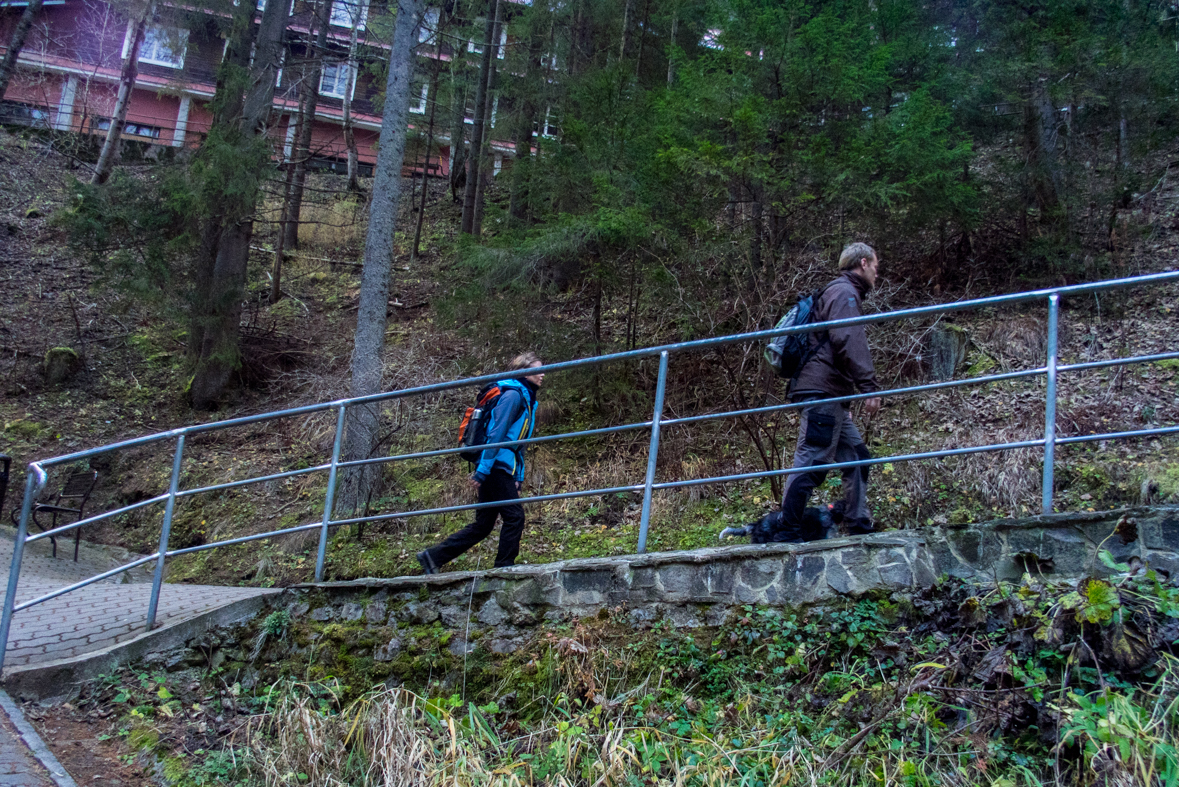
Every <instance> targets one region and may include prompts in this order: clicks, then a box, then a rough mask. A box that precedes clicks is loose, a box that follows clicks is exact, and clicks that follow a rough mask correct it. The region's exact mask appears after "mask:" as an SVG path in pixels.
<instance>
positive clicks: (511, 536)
mask: <svg viewBox="0 0 1179 787" xmlns="http://www.w3.org/2000/svg"><path fill="white" fill-rule="evenodd" d="M519 499H520V494H519V492H518V491H517V490H516V479H514V478H512V476H511V475H510V474H509V473H508V472H507V471H505V470H501V469H500V468H498V467H497V468H495V469H493V470H492V471H491V473H490V474H489V475H488V476H487V478H485V479H483V483H481V484H480V485H479V502H480V503H492V502H496V501H500V500H502V501H504V502H505V503H506V505H502V506H488V507H487V508H480V509H476V511H475V521H474V522H472V523H471V524H469V525H467V526H466V527H464V528H463V529H462V530H460V531H458V532H457V533H455V534H453V535H451V536H449V537H447V539H446V540H445V541H443V542H442V543H441V544H438V545H436V546H432V547H430V548H429V549H427V550H426V552H427V553H428V554H429V556H430V560H431V561H432V562H433V564H434V565H435V566H438V567H439V568H441V567H442V566H444V565H446V564H447V563H449V562H450V561H452V560H454V559H455V558H456V557H458V556H459V555H461V554H463V553H464V552H466V551H467V550H468V549H470V548H471V547H473V546H475V545H476V544H478V543H479V542H480V541H482V540H483V539H485V538H487V537H488V536H489V535H491V531H492V529H493V528H494V527H495V518H496V517H497V516H498V517H502V518H503V527H502V528H500V532H499V551H498V552H497V553H496V555H495V567H496V568H501V567H503V566H511V565H514V564H515V562H516V556H517V555H519V554H520V536H521V535H523V533H524V506H522V505H520V504H519V503H512V502H510V501H512V500H519Z"/></svg>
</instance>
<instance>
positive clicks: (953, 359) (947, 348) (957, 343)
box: [925, 325, 970, 380]
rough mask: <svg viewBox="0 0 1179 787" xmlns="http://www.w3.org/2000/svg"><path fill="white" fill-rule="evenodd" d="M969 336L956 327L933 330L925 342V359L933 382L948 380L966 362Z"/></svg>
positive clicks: (948, 326) (950, 326) (949, 326)
mask: <svg viewBox="0 0 1179 787" xmlns="http://www.w3.org/2000/svg"><path fill="white" fill-rule="evenodd" d="M969 347H970V336H969V334H967V333H966V331H965V330H964V329H962V328H959V327H958V326H957V325H947V326H944V327H942V328H937V329H934V330H933V331H931V332H930V333H929V337H928V339H927V340H926V347H925V359H926V364H927V366H928V369H929V376H930V378H931V379H933V380H949V379H951V378H952V377H953V376H954V373H955V372H957V371H958V368H959V367H960V366H962V363H963V362H964V361H965V360H966V351H967V349H968V348H969Z"/></svg>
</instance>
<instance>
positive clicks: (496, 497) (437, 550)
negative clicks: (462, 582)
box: [418, 352, 544, 574]
mask: <svg viewBox="0 0 1179 787" xmlns="http://www.w3.org/2000/svg"><path fill="white" fill-rule="evenodd" d="M540 365H541V362H540V358H538V357H537V356H536V353H531V352H528V353H524V354H523V355H517V356H516V357H515V358H514V359H512V362H511V364H509V365H508V371H513V372H514V371H517V370H519V369H531V368H533V367H536V366H540ZM542 382H544V373H543V372H540V373H538V374H530V375H528V376H527V377H523V378H520V379H518V380H500V381H499V382H498V383H497V385H498V386H499V388H500V391H501V393H500V395H499V399H498V400H497V401H496V403H495V407H493V408H492V410H491V420H490V421H488V423H487V441H486V444H487V445H493V444H495V443H505V442H508V441H510V440H527V439H528V438H529V437H531V436H532V428H533V425H534V424H535V423H536V392H537V390H538V389H539V388H540V384H541V383H542ZM523 483H524V446H515V447H504V448H488V449H487V450H485V451H484V452H483V454H482V455H481V456H480V458H479V464H478V465H477V466H476V467H475V472H474V473H472V474H471V485H472V486H473V487H474V488H475V489H476V491H477V492H478V494H479V502H480V503H493V502H499V501H503V502H504V503H505V505H502V506H488V507H487V508H479V509H476V510H475V521H474V522H472V523H471V524H469V525H467V526H466V527H464V528H463V529H462V530H460V531H458V532H457V533H455V534H454V535H452V536H450V537H448V538H447V539H446V540H445V541H443V542H442V543H441V544H437V545H435V546H432V547H430V548H429V549H425V550H422V551H421V552H419V553H418V562H419V563H421V564H422V570H423V571H425V572H426V573H427V574H436V573H438V571H439V569H441V568H442V566H445V565H446V564H447V563H449V562H450V561H452V560H454V559H455V558H456V557H458V556H459V555H461V554H463V553H464V552H466V551H467V550H468V549H470V548H471V547H473V546H475V545H476V544H478V543H479V542H480V541H482V540H483V539H485V538H487V536H489V535H491V530H492V528H494V527H495V518H496V517H497V516H499V517H502V518H503V527H502V528H501V529H500V534H499V550H498V552H497V553H496V555H495V566H496V568H500V567H502V566H510V565H513V564H514V563H515V562H516V556H517V555H518V554H520V536H521V535H522V534H523V533H524V507H523V506H522V505H520V504H519V503H515V502H511V501H515V500H519V499H520V487H521V485H523Z"/></svg>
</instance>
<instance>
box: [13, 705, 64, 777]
mask: <svg viewBox="0 0 1179 787" xmlns="http://www.w3.org/2000/svg"><path fill="white" fill-rule="evenodd" d="M9 785H12V787H54V784H53V781H52V780H51V779H50V778H49V772H48V771H46V770H45V768H44V767H42V765H41V763H39V762H37V759H36V758H35V757H34V756H33V753H32V752H31V751H29V747H28V746H26V745H25V742H24V741H23V740H21V737H20V735H18V734H17V732H16V728H15V727H13V725H12V722H11V721H10V720H9V719H8V715H7V714H5V713H3V712H0V787H9Z"/></svg>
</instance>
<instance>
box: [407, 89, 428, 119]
mask: <svg viewBox="0 0 1179 787" xmlns="http://www.w3.org/2000/svg"><path fill="white" fill-rule="evenodd" d="M429 98H430V83H429V82H423V83H422V95H421V96H419V97H418V103H417V104H416V105H415V104H413V103H411V104H410V105H409V111H410V112H412V113H414V114H415V115H424V114H426V105H427V104H428V103H429Z"/></svg>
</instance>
